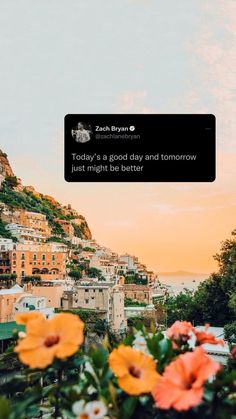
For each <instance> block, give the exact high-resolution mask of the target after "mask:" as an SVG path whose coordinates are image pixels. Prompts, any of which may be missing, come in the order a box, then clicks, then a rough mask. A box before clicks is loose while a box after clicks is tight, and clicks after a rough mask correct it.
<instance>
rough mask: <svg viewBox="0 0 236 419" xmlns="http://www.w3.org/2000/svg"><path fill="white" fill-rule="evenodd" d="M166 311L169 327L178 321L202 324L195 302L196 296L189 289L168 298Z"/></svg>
mask: <svg viewBox="0 0 236 419" xmlns="http://www.w3.org/2000/svg"><path fill="white" fill-rule="evenodd" d="M165 309H166V318H167V325H168V326H170V325H171V324H173V323H174V322H175V321H176V320H187V321H191V322H192V323H195V324H196V323H201V316H200V313H199V310H198V307H197V304H196V302H195V300H194V294H193V292H192V291H190V290H188V289H185V290H184V291H183V292H181V293H180V294H178V295H176V296H170V297H167V299H166V302H165Z"/></svg>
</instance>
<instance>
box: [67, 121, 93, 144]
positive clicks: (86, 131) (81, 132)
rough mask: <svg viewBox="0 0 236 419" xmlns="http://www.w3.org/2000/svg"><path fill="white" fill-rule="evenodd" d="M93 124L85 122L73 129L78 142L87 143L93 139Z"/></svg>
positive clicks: (72, 131)
mask: <svg viewBox="0 0 236 419" xmlns="http://www.w3.org/2000/svg"><path fill="white" fill-rule="evenodd" d="M91 134H92V129H91V126H90V125H88V124H85V123H84V122H78V124H77V125H76V126H75V127H74V128H73V129H72V130H71V135H72V137H73V138H74V140H75V141H76V142H77V143H87V142H88V141H90V140H91Z"/></svg>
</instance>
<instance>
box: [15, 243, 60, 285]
mask: <svg viewBox="0 0 236 419" xmlns="http://www.w3.org/2000/svg"><path fill="white" fill-rule="evenodd" d="M67 255H68V248H67V246H66V245H64V244H63V243H52V242H49V243H41V244H35V243H31V244H22V243H18V244H16V245H15V249H13V250H12V251H11V252H10V266H11V273H14V274H16V275H17V282H18V283H20V282H21V280H22V279H24V277H25V276H32V275H37V276H41V279H42V280H52V279H64V278H65V276H66V260H67Z"/></svg>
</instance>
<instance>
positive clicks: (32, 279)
mask: <svg viewBox="0 0 236 419" xmlns="http://www.w3.org/2000/svg"><path fill="white" fill-rule="evenodd" d="M22 282H34V283H40V282H42V279H41V276H40V275H26V276H24V278H22Z"/></svg>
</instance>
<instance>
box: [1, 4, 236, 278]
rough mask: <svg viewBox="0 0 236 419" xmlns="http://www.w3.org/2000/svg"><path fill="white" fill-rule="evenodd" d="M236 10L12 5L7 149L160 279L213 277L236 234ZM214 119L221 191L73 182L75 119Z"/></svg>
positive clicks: (35, 180) (5, 64)
mask: <svg viewBox="0 0 236 419" xmlns="http://www.w3.org/2000/svg"><path fill="white" fill-rule="evenodd" d="M235 33H236V2H235V0H224V1H222V0H214V2H212V1H206V0H197V1H195V0H193V1H189V0H182V1H181V2H177V1H176V0H165V1H161V0H119V1H117V0H101V1H93V0H70V2H68V0H60V1H59V0H41V1H40V2H32V0H11V1H9V0H3V1H2V4H1V15H0V52H1V70H0V71H1V77H0V96H1V101H0V111H1V118H0V135H1V137H0V138H1V141H0V143H1V146H0V148H1V149H2V150H3V151H5V152H6V153H7V154H8V157H9V160H10V162H11V165H12V167H13V170H14V172H15V173H16V175H17V176H19V177H20V178H21V179H22V181H23V183H24V184H25V185H33V186H34V187H35V188H36V189H37V190H38V191H40V192H42V193H45V194H49V195H52V196H54V197H55V198H56V199H57V200H59V201H60V202H61V203H63V204H67V203H71V204H72V206H73V207H74V208H76V209H78V210H79V212H80V213H81V214H83V215H84V216H85V217H86V219H87V221H88V223H89V226H90V228H91V230H92V233H93V236H94V238H96V239H97V240H98V242H100V243H102V244H104V245H107V246H109V247H111V248H112V249H114V250H115V251H118V252H119V253H122V252H129V253H131V254H135V255H137V256H139V257H140V259H141V260H142V261H143V262H145V263H146V264H147V265H148V266H149V267H150V268H152V269H154V270H159V271H175V270H179V269H182V270H187V271H193V272H203V273H208V272H211V271H213V270H215V269H216V264H215V262H214V260H213V258H212V255H213V254H215V253H216V252H218V251H219V249H220V242H221V241H222V240H223V239H225V238H228V237H229V236H230V232H231V231H232V230H233V229H234V228H236V195H235V183H236V147H235V137H236V118H235V114H236V99H235V80H236V70H235V69H236V37H235ZM113 112H114V113H214V114H215V115H216V117H217V179H216V181H215V182H214V183H209V184H203V183H198V184H191V183H182V184H180V183H178V184H177V183H168V184H161V183H140V184H138V183H135V184H132V183H126V184H125V183H117V184H105V183H100V184H95V183H90V184H89V183H77V184H69V183H66V182H65V181H64V173H63V118H64V115H65V114H67V113H113Z"/></svg>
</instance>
